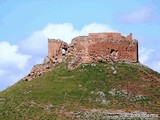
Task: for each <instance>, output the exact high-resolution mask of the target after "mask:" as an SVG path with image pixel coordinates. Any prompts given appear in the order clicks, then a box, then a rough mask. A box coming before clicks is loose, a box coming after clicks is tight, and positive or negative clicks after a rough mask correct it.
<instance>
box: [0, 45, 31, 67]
mask: <svg viewBox="0 0 160 120" xmlns="http://www.w3.org/2000/svg"><path fill="white" fill-rule="evenodd" d="M29 58H30V56H29V55H23V54H21V53H19V51H18V46H17V45H11V44H9V43H8V42H0V66H5V65H8V64H12V65H15V66H17V67H18V68H23V67H24V66H25V65H26V64H27V61H28V59H29Z"/></svg>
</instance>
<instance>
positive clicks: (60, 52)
mask: <svg viewBox="0 0 160 120" xmlns="http://www.w3.org/2000/svg"><path fill="white" fill-rule="evenodd" d="M69 56H72V57H71V59H70V62H69V64H68V68H69V69H74V68H76V67H78V66H79V65H80V64H81V63H91V62H98V61H101V62H107V63H114V62H116V61H118V62H128V63H137V62H138V41H137V40H133V39H132V34H129V35H128V36H127V37H125V36H122V35H121V34H120V33H90V34H89V35H88V36H79V37H75V38H73V39H72V42H71V44H69V45H68V44H67V43H65V42H63V41H61V40H59V39H48V56H47V57H46V58H45V59H44V62H43V64H41V65H36V66H34V67H33V69H32V71H31V73H30V74H28V76H26V77H25V78H24V80H26V81H29V80H31V79H33V78H36V77H38V76H41V75H42V74H43V73H44V72H46V71H49V70H51V69H52V66H53V65H55V64H58V63H60V62H62V61H65V60H66V58H68V57H69Z"/></svg>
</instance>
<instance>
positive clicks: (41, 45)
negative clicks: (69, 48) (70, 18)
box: [19, 23, 116, 56]
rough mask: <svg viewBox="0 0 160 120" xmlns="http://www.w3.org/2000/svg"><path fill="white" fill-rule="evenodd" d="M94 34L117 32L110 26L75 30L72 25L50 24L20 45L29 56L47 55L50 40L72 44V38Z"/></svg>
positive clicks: (97, 25)
mask: <svg viewBox="0 0 160 120" xmlns="http://www.w3.org/2000/svg"><path fill="white" fill-rule="evenodd" d="M92 32H116V30H114V29H112V28H111V27H110V26H108V25H104V24H97V23H92V24H89V25H86V26H84V27H83V28H82V29H81V30H76V29H74V27H73V25H72V24H70V23H64V24H48V25H47V26H46V27H45V28H44V29H42V30H39V31H36V32H34V33H33V34H32V35H31V36H30V37H28V38H26V39H25V40H24V41H21V42H20V43H19V46H20V49H21V50H22V51H24V52H25V53H27V54H32V55H41V56H44V55H47V46H48V41H47V40H48V38H54V39H61V40H63V41H65V42H67V43H70V42H71V40H72V38H74V37H76V36H81V35H87V34H88V33H92Z"/></svg>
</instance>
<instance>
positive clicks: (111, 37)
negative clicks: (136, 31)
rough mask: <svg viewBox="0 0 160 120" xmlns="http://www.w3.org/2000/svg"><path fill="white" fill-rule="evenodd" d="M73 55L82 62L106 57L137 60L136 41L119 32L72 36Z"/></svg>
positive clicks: (126, 60) (114, 59)
mask: <svg viewBox="0 0 160 120" xmlns="http://www.w3.org/2000/svg"><path fill="white" fill-rule="evenodd" d="M72 43H73V44H74V52H73V54H74V56H77V58H78V59H79V61H81V62H82V63H88V62H97V61H99V60H100V59H101V60H103V61H104V60H106V59H107V58H110V59H112V60H113V61H120V62H129V63H136V62H138V42H137V41H136V40H132V34H130V35H129V36H127V37H124V36H121V34H120V33H92V34H89V36H84V37H76V38H73V40H72Z"/></svg>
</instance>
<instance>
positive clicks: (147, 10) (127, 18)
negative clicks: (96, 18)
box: [120, 6, 156, 23]
mask: <svg viewBox="0 0 160 120" xmlns="http://www.w3.org/2000/svg"><path fill="white" fill-rule="evenodd" d="M154 17H156V16H154V9H153V7H152V6H141V7H140V8H137V9H135V10H133V11H131V12H128V13H125V14H124V15H122V16H121V17H120V20H121V21H124V22H127V23H142V22H148V21H151V20H153V18H154Z"/></svg>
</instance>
